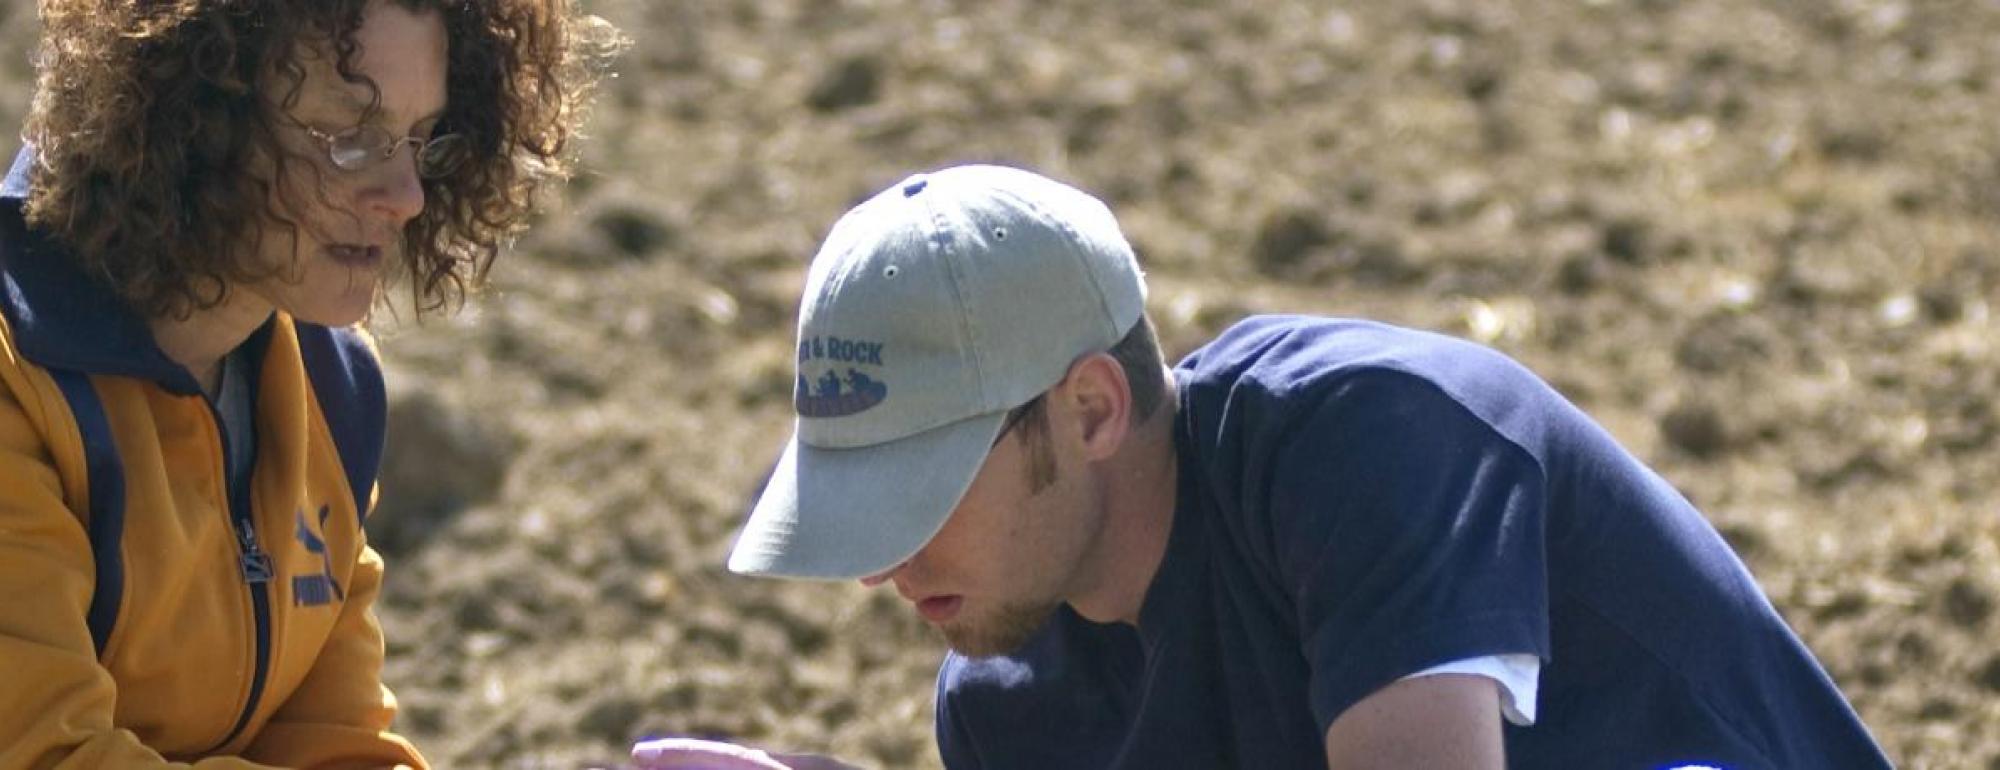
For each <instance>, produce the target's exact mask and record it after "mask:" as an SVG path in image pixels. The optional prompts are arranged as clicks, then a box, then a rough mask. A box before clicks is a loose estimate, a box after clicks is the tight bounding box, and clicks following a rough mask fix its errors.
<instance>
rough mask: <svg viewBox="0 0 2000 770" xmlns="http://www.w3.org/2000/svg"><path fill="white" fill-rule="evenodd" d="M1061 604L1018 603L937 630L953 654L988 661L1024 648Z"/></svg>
mask: <svg viewBox="0 0 2000 770" xmlns="http://www.w3.org/2000/svg"><path fill="white" fill-rule="evenodd" d="M1060 604H1061V602H1055V601H1051V602H1043V603H1025V602H1023V603H1016V604H1009V605H1006V606H1003V607H1000V608H999V609H996V610H994V611H993V612H992V614H990V615H988V616H987V617H984V618H979V619H976V620H969V621H968V622H965V623H957V624H949V625H945V626H942V627H940V628H939V629H938V632H939V633H940V634H943V635H944V640H945V643H946V644H948V645H950V646H951V649H952V651H954V652H957V653H958V654H960V655H964V656H966V657H969V658H988V657H992V656H995V655H1005V654H1007V653H1010V652H1013V651H1015V650H1018V649H1021V646H1022V645H1025V644H1027V643H1028V640H1029V639H1032V638H1034V636H1035V632H1037V631H1040V630H1041V628H1042V626H1043V625H1044V624H1046V623H1048V622H1049V617H1050V616H1051V615H1054V614H1055V611H1056V607H1058V606H1060Z"/></svg>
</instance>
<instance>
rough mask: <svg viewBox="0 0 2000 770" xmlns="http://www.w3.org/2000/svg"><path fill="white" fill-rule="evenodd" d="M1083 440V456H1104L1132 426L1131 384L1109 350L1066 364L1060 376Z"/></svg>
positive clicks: (1113, 451)
mask: <svg viewBox="0 0 2000 770" xmlns="http://www.w3.org/2000/svg"><path fill="white" fill-rule="evenodd" d="M1063 379H1064V381H1065V384H1066V385H1067V389H1068V390H1069V402H1070V405H1071V408H1072V410H1073V412H1074V413H1075V415H1076V421H1077V424H1078V427H1079V428H1080V431H1079V432H1080V434H1081V438H1082V440H1083V454H1084V459H1086V460H1090V461H1098V460H1104V459H1107V458H1109V457H1111V456H1112V455H1115V454H1117V453H1118V449H1119V447H1122V446H1124V444H1125V438H1126V436H1128V435H1130V433H1131V426H1132V384H1131V382H1129V381H1127V380H1126V379H1125V368H1124V367H1123V366H1120V365H1119V363H1118V359H1116V358H1112V357H1111V354H1109V353H1093V354H1091V355H1088V356H1084V357H1083V358H1080V359H1077V361H1076V363H1073V364H1070V368H1069V374H1068V375H1067V376H1065V377H1064V378H1063Z"/></svg>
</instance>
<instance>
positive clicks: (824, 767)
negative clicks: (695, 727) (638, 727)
mask: <svg viewBox="0 0 2000 770" xmlns="http://www.w3.org/2000/svg"><path fill="white" fill-rule="evenodd" d="M632 761H633V762H634V763H636V764H637V766H638V767H639V768H642V769H643V770H857V769H856V768H855V767H854V766H852V765H848V764H846V763H843V762H840V761H838V760H834V759H829V758H827V757H821V756H814V755H810V754H777V755H773V754H768V753H765V752H764V751H762V750H760V749H753V748H750V747H747V746H738V745H736V744H733V743H724V742H721V741H708V740H702V739H699V738H660V739H657V740H650V741H642V742H640V743H638V744H636V745H634V746H633V747H632Z"/></svg>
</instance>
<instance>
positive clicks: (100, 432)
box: [49, 369, 125, 656]
mask: <svg viewBox="0 0 2000 770" xmlns="http://www.w3.org/2000/svg"><path fill="white" fill-rule="evenodd" d="M49 374H50V376H52V377H54V378H55V381H56V388H57V389H59V390H61V391H62V395H63V399H64V400H66V401H68V402H69V411H70V414H71V415H73V416H74V417H75V419H76V428H77V433H79V434H80V435H81V437H82V438H83V456H84V467H85V469H86V472H87V473H89V474H90V511H89V512H88V518H89V521H88V523H87V524H86V527H85V528H86V530H87V531H88V533H89V537H90V551H91V555H92V557H93V559H94V560H95V562H96V567H95V572H96V578H97V584H96V586H95V587H94V588H93V589H92V590H91V594H90V612H89V614H88V615H86V618H87V619H88V622H89V624H90V641H91V643H92V644H93V645H95V646H96V648H97V654H98V655H99V656H102V655H103V654H104V644H105V642H106V641H107V640H109V639H110V638H111V627H112V625H113V624H115V623H116V622H117V620H118V606H119V604H120V603H121V602H123V601H124V600H125V553H124V549H123V548H122V547H121V545H122V541H123V540H124V537H125V463H124V461H123V460H121V459H119V457H118V445H117V444H116V443H115V442H114V441H113V440H112V437H111V421H110V420H109V419H107V418H106V417H105V416H104V402H103V401H102V400H100V399H99V398H98V396H97V388H96V387H95V386H93V385H91V383H90V376H89V375H86V374H84V373H82V372H78V371H75V370H70V369H51V370H49Z"/></svg>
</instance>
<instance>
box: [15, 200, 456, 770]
mask: <svg viewBox="0 0 2000 770" xmlns="http://www.w3.org/2000/svg"><path fill="white" fill-rule="evenodd" d="M21 192H22V190H21V183H20V179H19V178H18V175H16V176H15V177H14V178H10V179H9V180H8V184H7V190H6V193H5V197H0V311H4V312H0V770H12V769H13V768H154V767H167V766H169V763H170V762H184V763H193V765H194V767H198V768H217V769H220V768H250V767H262V766H277V767H324V768H331V767H341V768H348V767H394V766H399V765H407V766H412V767H419V768H421V767H423V766H424V761H423V759H422V757H421V756H419V755H418V753H417V751H416V750H415V749H414V748H412V747H411V746H410V744H409V743H408V742H406V741H405V740H403V739H402V738H400V737H398V736H396V735H394V734H391V733H390V732H388V726H389V723H390V719H391V717H392V716H393V715H394V713H395V699H394V698H393V697H392V696H391V695H390V694H389V692H388V690H386V689H384V688H383V687H382V684H381V677H380V671H381V665H382V654H383V647H382V633H381V629H380V627H379V626H378V625H377V624H376V621H375V616H374V612H373V610H372V609H371V607H372V605H373V603H374V601H375V597H376V594H377V592H378V590H379V588H380V585H381V579H382V562H381V559H380V558H379V557H377V556H376V554H375V552H374V551H373V550H371V549H369V548H368V546H367V544H366V541H365V537H364V535H363V532H362V528H361V523H362V516H363V515H364V513H365V511H366V509H367V508H368V507H369V506H370V505H372V503H373V500H374V492H375V485H374V475H375V470H376V467H377V465H378V463H379V459H380V454H381V447H382V431H383V427H384V398H383V390H382V380H381V373H380V369H379V367H378V365H377V363H376V360H375V357H374V350H373V348H372V343H371V342H370V341H369V340H367V338H366V337H365V336H363V335H362V334H361V333H359V332H357V331H354V330H351V329H327V328H325V327H319V326H313V325H311V324H305V323H299V322H295V321H293V320H292V319H291V318H289V317H287V316H285V315H283V314H279V315H276V316H274V317H273V318H272V320H271V321H270V323H268V324H267V325H266V326H265V328H264V329H263V330H261V331H259V332H258V334H257V335H256V336H255V337H253V338H251V340H250V342H249V343H248V344H249V345H251V346H252V347H251V348H250V350H251V351H253V357H254V355H255V354H256V353H261V358H262V362H261V364H259V365H256V366H254V367H253V372H255V374H254V375H253V376H254V377H255V387H254V388H253V392H254V393H255V401H254V404H255V406H254V408H255V424H256V435H257V444H256V461H255V466H254V471H253V473H252V476H251V481H250V484H249V485H248V488H247V489H243V490H241V491H240V494H239V495H238V496H237V500H235V502H233V503H232V502H231V501H230V498H231V497H232V495H231V494H230V493H229V484H228V482H227V479H228V475H227V474H226V472H225V470H224V467H223V463H224V455H225V453H224V451H223V444H222V442H223V439H222V432H221V430H220V428H219V422H218V419H217V417H216V413H215V411H214V410H213V409H212V408H211V406H210V404H209V401H208V399H207V398H206V397H204V396H203V395H202V393H201V391H200V389H199V387H198V386H196V384H195V382H194V380H193V378H192V377H191V376H190V375H188V373H187V371H186V370H185V369H184V368H182V367H179V366H177V365H175V364H173V363H172V362H171V361H170V360H169V359H167V358H166V357H165V355H164V354H162V353H160V352H159V350H158V348H157V346H155V345H154V343H153V342H152V337H151V334H150V333H149V332H148V331H147V329H146V327H145V325H144V324H142V323H141V322H139V320H138V319H137V318H136V317H135V316H133V315H132V314H131V313H130V312H129V311H126V310H125V309H124V306H123V305H122V304H121V303H119V302H118V301H117V300H116V299H114V298H113V297H112V295H110V294H109V293H108V292H105V291H103V290H101V289H99V288H97V287H96V286H95V285H93V284H91V283H90V282H88V281H86V280H84V279H83V277H82V275H81V274H80V273H79V272H78V271H77V270H76V269H75V268H74V267H73V266H72V263H71V262H70V261H69V260H68V259H66V258H64V257H63V256H62V254H61V253H60V251H59V249H57V248H55V247H53V246H52V245H51V244H50V243H49V242H48V241H46V240H44V239H42V238H41V237H40V236H39V235H38V234H36V233H34V232H31V231H30V230H28V229H27V228H26V227H25V225H24V224H23V223H22V218H21V208H20V204H21V201H20V194H21ZM91 401H94V402H96V403H95V405H92V404H90V403H88V402H91ZM90 442H96V444H97V449H96V450H95V451H93V450H92V449H90V448H88V447H87V444H88V443H90ZM246 529H254V532H253V533H251V534H249V535H248V537H247V541H248V543H249V544H250V545H252V546H254V547H247V548H246V547H245V545H243V544H241V543H239V534H238V533H239V532H241V531H243V530H246Z"/></svg>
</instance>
